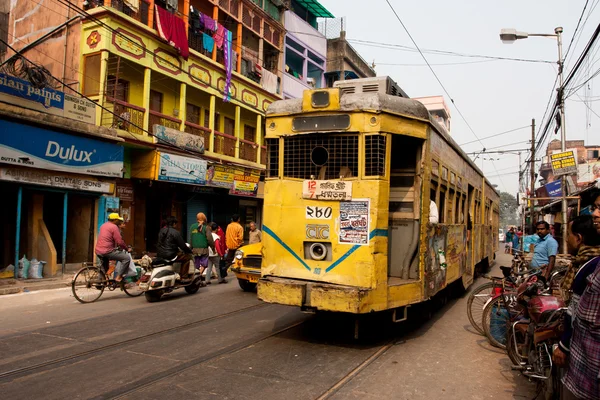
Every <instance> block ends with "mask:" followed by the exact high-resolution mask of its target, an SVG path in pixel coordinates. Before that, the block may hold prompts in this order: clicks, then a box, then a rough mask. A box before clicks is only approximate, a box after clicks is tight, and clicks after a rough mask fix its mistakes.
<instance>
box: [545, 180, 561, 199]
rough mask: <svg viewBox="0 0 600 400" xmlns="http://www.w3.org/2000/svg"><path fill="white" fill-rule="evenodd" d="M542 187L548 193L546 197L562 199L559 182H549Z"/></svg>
mask: <svg viewBox="0 0 600 400" xmlns="http://www.w3.org/2000/svg"><path fill="white" fill-rule="evenodd" d="M544 186H545V187H546V191H547V192H548V197H562V186H561V182H560V181H554V182H550V183H547V184H545V185H544Z"/></svg>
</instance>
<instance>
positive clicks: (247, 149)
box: [240, 139, 259, 162]
mask: <svg viewBox="0 0 600 400" xmlns="http://www.w3.org/2000/svg"><path fill="white" fill-rule="evenodd" d="M258 147H259V146H258V144H256V143H254V142H250V141H248V140H244V139H240V158H241V159H242V160H246V161H251V162H257V160H256V159H257V154H258Z"/></svg>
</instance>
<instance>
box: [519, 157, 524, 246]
mask: <svg viewBox="0 0 600 400" xmlns="http://www.w3.org/2000/svg"><path fill="white" fill-rule="evenodd" d="M521 166H522V164H521V152H520V151H519V194H518V197H519V203H522V201H523V200H522V199H521V195H522V194H523V192H524V190H523V187H524V186H525V185H523V173H524V172H525V171H522V170H521ZM520 208H521V229H522V230H523V231H522V232H523V236H525V207H523V206H520ZM524 242H525V241H524V240H523V239H521V251H524V250H525V249H524V244H523V243H524Z"/></svg>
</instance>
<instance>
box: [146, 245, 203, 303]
mask: <svg viewBox="0 0 600 400" xmlns="http://www.w3.org/2000/svg"><path fill="white" fill-rule="evenodd" d="M188 247H189V245H188ZM176 259H177V258H175V259H173V260H163V259H161V258H155V259H153V260H152V262H148V264H149V265H148V266H147V267H146V271H147V272H146V273H145V274H144V275H143V276H142V278H141V279H140V285H139V287H140V290H142V291H143V292H144V296H146V300H147V301H148V302H149V303H154V302H157V301H159V300H160V298H161V297H162V295H163V294H165V293H171V292H172V291H173V290H175V289H179V288H184V289H185V291H186V292H188V293H189V294H194V293H196V292H197V291H198V289H200V287H201V286H202V278H201V276H200V271H198V270H197V269H196V268H195V267H194V262H193V260H192V261H190V263H189V271H188V274H187V275H188V276H187V278H186V279H181V274H180V273H181V268H182V266H183V264H182V263H181V262H179V261H175V260H176Z"/></svg>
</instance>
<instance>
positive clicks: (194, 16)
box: [189, 6, 202, 35]
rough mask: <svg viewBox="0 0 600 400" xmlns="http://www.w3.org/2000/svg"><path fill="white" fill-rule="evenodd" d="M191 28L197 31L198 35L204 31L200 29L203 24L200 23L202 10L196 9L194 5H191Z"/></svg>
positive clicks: (194, 31)
mask: <svg viewBox="0 0 600 400" xmlns="http://www.w3.org/2000/svg"><path fill="white" fill-rule="evenodd" d="M189 22H190V30H191V31H192V32H193V33H195V34H196V35H199V34H200V33H202V32H201V31H200V30H201V29H202V26H201V25H200V12H199V11H198V10H195V9H194V7H193V6H190V20H189Z"/></svg>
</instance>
